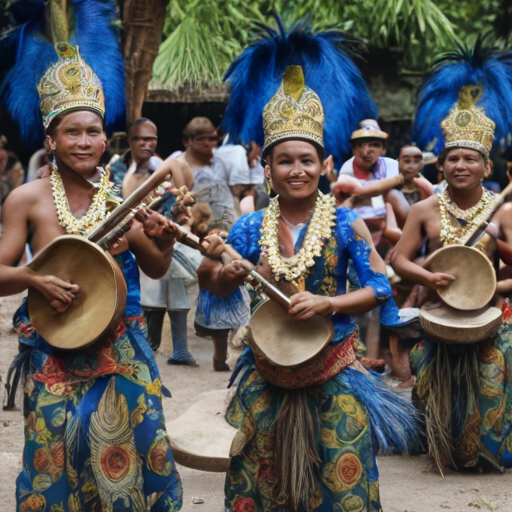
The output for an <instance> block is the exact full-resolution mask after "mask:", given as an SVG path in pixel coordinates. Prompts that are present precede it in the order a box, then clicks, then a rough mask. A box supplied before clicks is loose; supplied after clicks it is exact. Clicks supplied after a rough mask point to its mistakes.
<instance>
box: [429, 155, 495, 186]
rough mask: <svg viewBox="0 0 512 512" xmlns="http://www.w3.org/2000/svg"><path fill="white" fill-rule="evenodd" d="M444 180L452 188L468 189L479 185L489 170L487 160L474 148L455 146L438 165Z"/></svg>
mask: <svg viewBox="0 0 512 512" xmlns="http://www.w3.org/2000/svg"><path fill="white" fill-rule="evenodd" d="M439 170H440V171H442V172H443V174H444V178H445V180H446V181H447V182H448V185H450V186H451V187H453V188H456V189H460V190H470V189H473V188H475V187H479V186H480V182H481V181H482V180H483V179H484V178H485V177H486V176H487V175H488V173H489V171H490V167H489V162H488V161H486V160H485V159H484V157H483V156H482V154H481V153H480V152H478V151H475V150H474V149H466V148H456V149H452V150H450V151H449V152H448V153H447V154H446V158H445V160H444V162H443V163H442V164H440V166H439Z"/></svg>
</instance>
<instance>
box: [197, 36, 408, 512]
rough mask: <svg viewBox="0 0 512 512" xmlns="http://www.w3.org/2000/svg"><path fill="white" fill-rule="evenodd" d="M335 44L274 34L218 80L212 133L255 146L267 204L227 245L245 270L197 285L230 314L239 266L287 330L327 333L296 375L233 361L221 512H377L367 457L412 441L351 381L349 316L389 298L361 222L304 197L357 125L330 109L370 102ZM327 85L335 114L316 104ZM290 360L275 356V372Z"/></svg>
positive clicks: (214, 249) (404, 408)
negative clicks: (251, 272)
mask: <svg viewBox="0 0 512 512" xmlns="http://www.w3.org/2000/svg"><path fill="white" fill-rule="evenodd" d="M340 38H341V36H340V34H338V33H326V34H317V35H313V34H311V33H310V32H307V31H303V30H300V29H297V28H296V29H294V30H292V31H291V32H290V33H288V34H287V33H285V31H284V29H281V32H280V33H279V34H275V33H272V35H271V36H270V37H269V38H266V39H263V40H261V41H259V42H257V43H255V44H254V45H252V46H250V47H249V49H248V50H246V52H244V53H243V54H242V56H241V57H239V59H237V60H236V61H235V63H234V64H233V65H232V68H231V69H230V71H229V72H228V76H229V77H230V81H231V100H230V104H229V107H228V111H227V114H226V118H225V121H224V122H225V123H226V128H227V130H228V131H229V133H230V136H231V137H233V138H234V139H235V140H240V141H245V140H256V141H258V140H259V138H258V137H259V135H260V134H261V135H262V138H263V140H262V141H261V142H262V146H263V159H264V161H265V176H266V178H267V179H268V180H269V181H270V183H271V185H272V188H273V189H274V191H275V192H276V193H277V194H278V196H277V197H275V198H273V199H272V200H271V202H270V206H269V207H268V208H267V209H266V210H263V211H258V212H254V213H250V214H247V215H245V216H243V217H242V218H241V219H239V220H238V221H237V223H236V224H235V225H234V226H233V228H232V230H231V232H230V236H229V239H228V242H230V243H231V244H232V246H233V247H234V249H235V250H236V251H237V252H238V253H239V255H240V256H241V258H243V259H245V260H246V261H245V262H243V261H240V260H235V261H232V262H230V263H228V264H226V265H222V264H221V263H219V262H216V261H212V260H206V259H205V260H203V263H202V266H201V267H200V269H199V271H198V275H199V279H200V284H201V286H204V287H205V288H207V289H208V290H209V291H210V292H211V293H212V294H216V295H217V296H218V297H226V298H228V303H230V302H231V300H232V297H233V295H234V294H236V293H238V290H239V286H241V285H242V283H243V281H244V279H245V278H246V277H247V271H246V268H247V266H250V265H251V264H252V265H257V268H258V271H259V272H260V273H261V274H262V275H263V276H264V277H265V278H266V279H269V280H271V281H272V282H274V283H276V286H278V287H280V288H281V289H282V290H285V291H286V293H289V294H292V296H291V304H290V306H289V309H288V311H287V312H285V313H284V314H285V315H286V314H287V318H288V320H290V319H291V320H292V321H293V322H295V321H301V320H303V321H307V320H308V319H310V318H312V317H313V316H315V315H320V316H324V317H325V320H326V322H327V323H328V324H331V322H332V326H333V329H334V336H333V337H332V340H331V341H330V342H329V343H328V344H327V345H326V346H325V347H324V349H323V350H322V351H321V352H319V353H318V354H317V355H316V356H315V357H314V358H313V360H311V361H308V362H307V363H305V364H301V365H299V366H298V367H297V366H293V365H288V364H286V363H285V364H282V365H276V364H274V362H273V361H272V360H271V359H270V358H269V357H267V356H266V355H265V353H264V352H262V351H261V350H259V349H258V348H257V346H255V345H254V344H251V347H252V348H251V349H250V348H247V349H245V351H244V352H243V354H242V356H241V357H240V359H239V360H238V362H237V366H236V368H235V370H234V373H233V375H232V378H231V385H234V386H236V392H235V396H234V398H233V400H232V402H231V404H230V405H229V408H228V411H227V415H226V418H227V420H228V422H229V423H230V424H231V425H232V426H234V427H236V428H237V429H238V430H239V431H238V433H237V435H236V437H235V439H234V442H233V445H232V449H231V455H232V458H231V463H230V467H229V470H228V473H227V477H226V484H225V495H226V507H227V509H228V510H229V511H231V512H241V511H254V512H256V511H257V512H263V511H276V512H277V511H279V512H281V511H283V512H290V511H297V512H304V511H310V510H311V511H317V512H320V511H322V512H335V511H336V510H360V511H363V510H364V511H368V512H380V511H381V510H382V506H381V503H380V497H379V481H378V470H377V465H376V459H375V455H376V452H377V450H378V449H380V450H381V451H383V452H387V451H392V450H397V451H403V450H405V449H406V447H407V446H408V445H410V444H409V443H412V444H414V442H412V441H413V439H414V440H416V439H415V438H416V437H417V430H416V423H415V422H416V416H415V414H414V412H413V409H412V408H411V406H410V404H408V403H407V402H406V401H404V400H402V399H400V398H398V397H396V396H395V395H393V394H392V393H391V392H389V391H388V390H387V389H385V387H384V386H382V385H381V384H380V383H378V381H377V380H376V379H375V378H374V377H373V376H372V375H371V374H369V373H368V372H367V371H365V370H364V369H363V368H362V366H361V365H360V364H359V363H358V362H357V361H356V358H355V354H354V349H353V345H354V342H355V341H356V340H357V337H358V333H357V327H356V324H355V322H354V320H353V318H352V315H353V314H355V313H358V312H364V311H369V310H370V309H372V308H374V307H376V306H377V305H378V304H385V303H387V302H388V301H389V299H390V297H391V295H392V294H391V288H390V286H389V283H388V281H387V278H386V277H385V275H384V274H383V271H384V264H383V262H382V260H381V259H380V257H379V256H378V255H377V254H376V251H375V248H374V246H373V243H372V240H371V236H370V233H369V232H368V229H367V228H366V226H365V224H364V221H363V220H362V219H360V218H359V217H358V216H357V215H356V214H355V213H353V212H351V211H350V210H348V209H346V208H339V209H338V208H337V207H336V202H335V199H334V198H333V197H332V196H324V195H323V194H322V193H321V192H319V190H318V183H319V179H320V176H321V175H323V174H325V172H326V171H327V167H328V165H329V164H328V163H326V160H325V156H326V153H327V154H329V153H331V152H333V153H336V155H337V156H339V155H341V152H342V148H341V147H340V146H339V145H338V144H337V143H338V142H341V141H340V140H338V135H339V132H338V130H337V129H336V127H338V128H340V130H341V131H343V130H342V129H341V127H342V126H343V125H344V123H342V122H340V119H344V118H345V116H346V119H347V120H350V121H353V122H352V125H353V124H354V122H355V123H356V124H357V120H356V119H353V116H352V114H351V113H350V111H351V110H354V109H355V110H357V108H354V107H353V106H351V107H348V105H347V104H348V101H347V104H345V103H344V102H345V97H344V94H346V97H347V98H348V97H351V98H359V99H361V102H365V101H370V102H371V100H370V99H369V96H368V95H367V91H366V88H365V86H364V82H362V79H361V77H360V75H359V74H358V72H357V69H355V66H354V65H353V63H352V62H351V61H350V59H348V57H347V55H346V54H345V53H343V52H340V50H339V48H337V46H336V45H337V44H338V43H339V42H340ZM331 78H332V80H333V82H329V80H330V79H331ZM269 84H270V85H269ZM325 84H328V85H327V87H324V86H323V85H325ZM347 84H350V85H349V86H348V85H347ZM337 86H340V89H339V90H338V93H337V95H336V98H338V100H337V101H335V100H334V98H333V97H331V96H329V94H328V93H329V91H330V90H332V89H336V87H337ZM326 88H327V91H326ZM324 98H326V102H325V104H324ZM354 104H355V105H357V107H360V108H361V109H362V110H364V109H368V107H370V109H371V104H370V105H369V106H368V105H362V104H361V103H360V102H358V101H355V103H353V104H352V105H354ZM255 105H258V106H259V107H257V106H255ZM329 107H330V108H331V109H332V111H331V110H328V108H329ZM258 108H260V110H259V111H258ZM333 114H339V115H340V116H341V117H340V118H339V119H336V118H335V117H334V116H333ZM347 124H349V123H347ZM346 130H351V128H350V126H349V127H347V129H346ZM343 135H346V133H344V134H343ZM347 141H348V137H347V138H346V139H344V143H346V142H347ZM334 142H336V144H334ZM209 240H210V243H211V246H210V248H209V251H210V253H211V254H212V255H220V254H221V253H222V252H223V251H224V250H225V245H224V242H223V241H222V240H221V239H220V238H217V239H215V238H213V237H210V239H209ZM349 259H352V261H353V262H354V266H355V268H356V272H357V274H358V276H359V278H360V280H361V289H360V290H357V291H355V292H352V293H346V276H347V265H348V260H349ZM247 260H248V261H247ZM219 300H221V299H219ZM275 307H276V308H280V307H281V306H279V305H276V306H275ZM278 338H279V339H278ZM283 338H286V333H285V332H282V333H281V336H278V335H275V336H274V337H272V339H271V341H272V342H273V343H274V344H276V345H278V343H279V342H280V341H283ZM287 341H288V343H290V344H293V342H294V340H293V339H290V340H287ZM311 341H313V340H311ZM291 352H293V351H291V350H290V351H288V350H286V348H282V349H281V355H282V357H283V359H286V358H287V357H288V356H289V355H290V353H291ZM313 361H314V362H313ZM282 362H283V361H282ZM310 363H311V364H310Z"/></svg>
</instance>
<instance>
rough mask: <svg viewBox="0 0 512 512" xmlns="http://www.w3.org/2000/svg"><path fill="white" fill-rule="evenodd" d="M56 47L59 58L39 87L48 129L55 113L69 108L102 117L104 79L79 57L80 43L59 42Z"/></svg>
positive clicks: (56, 114)
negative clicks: (75, 44) (72, 44)
mask: <svg viewBox="0 0 512 512" xmlns="http://www.w3.org/2000/svg"><path fill="white" fill-rule="evenodd" d="M55 49H56V50H57V54H58V55H59V60H58V61H57V62H56V63H55V64H52V65H51V66H50V67H49V68H48V70H47V71H46V73H45V74H44V76H43V78H41V80H40V82H39V85H38V86H37V90H38V92H39V97H40V104H39V106H40V108H41V114H42V115H43V124H44V127H45V129H46V128H48V126H49V125H50V123H51V122H52V121H53V119H54V118H55V117H56V116H58V115H59V114H62V113H64V112H68V111H70V110H77V109H79V110H92V111H93V112H96V113H97V114H99V115H100V116H101V118H102V119H103V118H104V117H105V99H104V96H103V89H102V87H101V82H100V80H99V78H98V77H97V76H96V74H95V73H94V71H93V70H92V69H91V68H90V67H89V66H88V65H87V64H86V63H85V62H84V61H83V60H82V58H81V57H80V54H79V53H78V46H75V47H73V46H71V45H70V44H69V43H58V44H56V45H55Z"/></svg>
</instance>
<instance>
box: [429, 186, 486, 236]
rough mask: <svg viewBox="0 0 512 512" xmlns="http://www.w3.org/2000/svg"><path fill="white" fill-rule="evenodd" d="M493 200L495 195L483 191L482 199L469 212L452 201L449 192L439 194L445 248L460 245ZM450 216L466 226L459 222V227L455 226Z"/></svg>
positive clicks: (441, 234)
mask: <svg viewBox="0 0 512 512" xmlns="http://www.w3.org/2000/svg"><path fill="white" fill-rule="evenodd" d="M493 199H494V195H493V194H492V193H491V192H489V191H488V190H487V189H482V197H481V199H480V201H479V202H478V203H477V204H475V206H472V207H471V208H468V209H467V210H462V209H461V208H459V207H458V206H457V204H456V203H454V202H453V201H452V200H451V199H450V196H449V194H448V191H447V190H445V192H444V194H442V195H441V194H437V200H438V203H439V213H440V216H441V232H440V235H439V237H440V239H441V242H442V243H443V246H445V245H453V244H460V243H461V240H462V239H464V238H465V237H466V235H467V233H468V232H469V231H470V230H472V229H473V223H474V222H475V220H476V219H477V218H478V217H479V216H480V215H481V214H482V212H484V211H485V210H486V209H487V208H488V207H489V206H490V205H491V203H492V202H493ZM449 214H451V215H452V216H453V217H454V218H455V219H456V220H457V221H458V220H463V221H465V222H466V225H465V226H462V225H461V224H460V223H459V222H457V224H458V225H457V226H454V225H453V224H452V222H451V219H450V215H449Z"/></svg>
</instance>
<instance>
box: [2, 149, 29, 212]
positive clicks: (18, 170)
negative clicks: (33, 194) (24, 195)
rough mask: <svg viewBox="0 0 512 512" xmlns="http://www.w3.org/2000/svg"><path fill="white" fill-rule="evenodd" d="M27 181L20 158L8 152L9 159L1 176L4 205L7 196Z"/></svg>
mask: <svg viewBox="0 0 512 512" xmlns="http://www.w3.org/2000/svg"><path fill="white" fill-rule="evenodd" d="M24 181H25V170H24V169H23V166H22V165H21V162H20V161H19V159H18V157H17V156H16V155H15V154H14V153H13V152H11V151H7V159H6V162H5V166H4V170H3V172H2V174H0V190H1V202H2V204H3V203H4V201H5V199H6V198H7V196H8V195H9V194H10V193H11V192H12V191H13V190H14V189H15V188H17V187H19V186H20V185H23V182H24Z"/></svg>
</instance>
